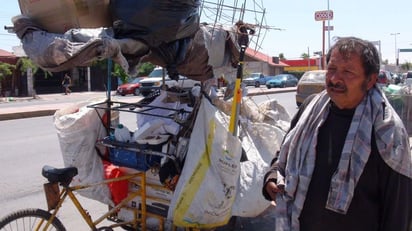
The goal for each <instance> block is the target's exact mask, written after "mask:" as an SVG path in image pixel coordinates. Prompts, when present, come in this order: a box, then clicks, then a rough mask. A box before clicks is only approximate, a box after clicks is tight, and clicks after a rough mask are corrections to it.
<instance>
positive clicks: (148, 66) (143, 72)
mask: <svg viewBox="0 0 412 231" xmlns="http://www.w3.org/2000/svg"><path fill="white" fill-rule="evenodd" d="M155 67H156V66H155V65H153V64H152V63H149V62H147V63H142V64H141V65H140V67H139V70H138V71H139V74H138V75H139V76H147V75H149V74H150V72H152V71H153V69H155Z"/></svg>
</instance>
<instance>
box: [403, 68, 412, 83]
mask: <svg viewBox="0 0 412 231" xmlns="http://www.w3.org/2000/svg"><path fill="white" fill-rule="evenodd" d="M404 74H405V84H406V85H412V71H408V72H406V73H404Z"/></svg>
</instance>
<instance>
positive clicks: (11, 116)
mask: <svg viewBox="0 0 412 231" xmlns="http://www.w3.org/2000/svg"><path fill="white" fill-rule="evenodd" d="M56 111H57V109H47V110H38V111H28V112H12V113H6V114H0V121H4V120H14V119H25V118H32V117H40V116H50V115H54V113H55V112H56Z"/></svg>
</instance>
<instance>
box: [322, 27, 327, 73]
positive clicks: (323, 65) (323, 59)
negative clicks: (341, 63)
mask: <svg viewBox="0 0 412 231" xmlns="http://www.w3.org/2000/svg"><path fill="white" fill-rule="evenodd" d="M325 67H326V65H325V20H323V21H322V70H325Z"/></svg>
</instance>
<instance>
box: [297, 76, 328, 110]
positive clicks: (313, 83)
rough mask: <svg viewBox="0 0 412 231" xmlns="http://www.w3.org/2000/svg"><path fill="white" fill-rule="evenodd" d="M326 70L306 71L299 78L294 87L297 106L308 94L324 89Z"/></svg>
mask: <svg viewBox="0 0 412 231" xmlns="http://www.w3.org/2000/svg"><path fill="white" fill-rule="evenodd" d="M325 79H326V70H315V71H307V72H305V73H304V74H303V75H302V77H301V78H300V80H299V82H298V85H297V88H296V105H297V106H298V107H299V106H300V105H301V104H302V103H303V101H304V100H305V99H306V97H308V96H309V95H312V94H315V93H319V92H321V91H323V90H324V89H325Z"/></svg>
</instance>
